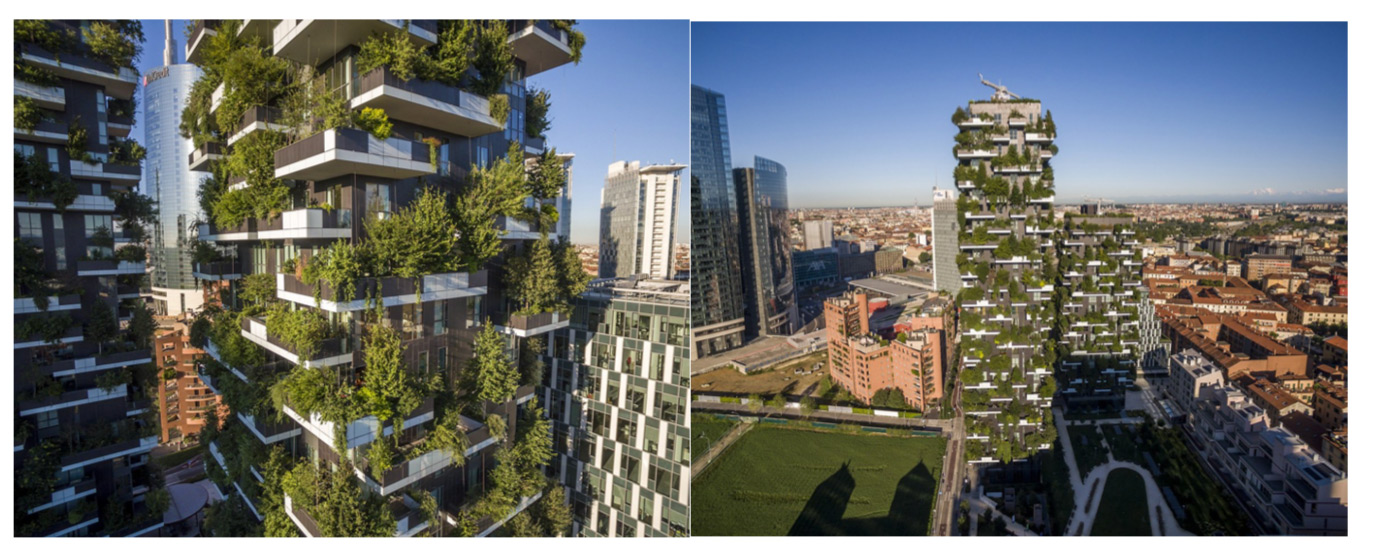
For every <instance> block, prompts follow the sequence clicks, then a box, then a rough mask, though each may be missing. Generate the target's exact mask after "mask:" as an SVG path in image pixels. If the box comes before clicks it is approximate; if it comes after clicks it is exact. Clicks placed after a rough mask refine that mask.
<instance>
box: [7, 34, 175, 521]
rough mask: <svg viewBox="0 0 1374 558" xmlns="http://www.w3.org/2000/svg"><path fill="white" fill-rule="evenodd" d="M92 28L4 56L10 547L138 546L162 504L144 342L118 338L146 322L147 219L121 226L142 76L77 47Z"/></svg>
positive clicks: (130, 192)
mask: <svg viewBox="0 0 1374 558" xmlns="http://www.w3.org/2000/svg"><path fill="white" fill-rule="evenodd" d="M93 24H95V23H93V22H79V21H32V20H30V21H23V22H17V23H16V28H17V29H18V27H19V26H20V25H25V26H31V27H29V28H30V29H41V30H43V31H46V32H49V33H54V34H55V35H56V36H57V37H58V38H57V39H55V40H54V41H53V42H48V43H45V44H43V45H39V44H33V43H26V42H23V39H22V38H21V37H20V36H19V33H18V32H16V41H15V44H16V48H15V63H16V73H15V108H16V123H15V127H14V150H15V166H16V168H15V180H14V181H13V184H14V187H15V189H16V191H15V192H14V194H15V196H14V206H13V207H14V217H15V258H16V260H15V267H14V271H12V273H14V274H15V283H16V290H15V312H14V316H13V320H14V326H15V334H14V340H13V341H14V344H13V348H14V366H13V368H12V369H11V370H12V378H13V382H14V397H15V414H14V415H13V416H12V420H13V421H14V424H15V428H14V459H15V461H14V466H15V467H14V470H15V472H16V476H15V493H14V495H15V498H16V506H15V508H16V510H15V515H16V517H15V524H14V526H15V533H16V534H17V535H19V536H138V535H146V534H150V533H156V531H157V529H158V528H159V527H161V525H162V515H161V512H160V511H158V510H156V509H153V508H150V507H149V505H148V502H147V499H148V497H149V495H150V494H154V493H157V492H159V491H161V490H162V489H161V483H160V482H159V481H158V480H157V478H156V477H155V476H154V475H153V474H152V473H151V471H150V465H149V462H148V461H149V460H148V456H149V452H150V451H151V450H152V448H153V447H155V446H156V445H157V440H158V422H159V420H158V412H157V409H156V408H155V406H154V405H153V402H152V399H153V397H154V396H155V395H156V390H157V385H156V383H155V382H156V376H155V375H154V374H153V373H152V367H151V363H152V349H151V346H150V338H148V337H150V336H151V334H152V332H151V331H147V332H146V334H147V336H148V337H142V338H140V337H141V335H140V334H139V333H137V332H135V331H134V329H133V328H132V327H131V326H130V325H129V324H130V320H131V319H132V318H133V317H134V316H135V315H136V313H140V312H142V313H144V316H143V317H148V316H147V315H146V308H145V307H144V302H143V300H142V299H141V298H140V294H139V292H140V288H141V287H142V286H143V285H144V284H145V283H146V280H147V276H146V274H147V263H146V256H145V255H144V252H143V251H141V250H140V248H142V247H143V246H144V245H145V240H144V239H143V238H139V234H138V233H139V230H137V229H138V226H137V225H138V224H139V223H140V222H143V223H145V224H146V216H145V219H144V220H140V219H133V220H130V219H125V218H124V216H125V215H133V213H132V212H130V211H128V207H129V206H130V205H131V204H130V203H129V202H131V201H137V198H136V197H133V196H134V193H135V192H136V190H137V187H138V184H139V178H140V174H141V168H140V165H141V160H135V159H134V158H133V157H131V156H129V155H128V153H129V150H128V149H127V148H128V147H129V146H130V145H131V144H129V143H126V142H127V141H128V140H127V136H128V135H129V133H130V129H131V128H132V126H133V116H134V110H133V107H134V104H133V99H134V97H135V91H136V90H137V87H138V83H139V76H138V74H137V73H136V72H135V71H134V70H133V69H132V68H131V67H128V66H132V63H131V62H130V63H129V64H128V65H127V66H126V67H119V66H117V65H115V64H113V63H111V58H109V57H108V56H105V54H106V53H102V52H98V51H95V50H93V49H92V48H91V47H89V46H87V45H86V44H85V43H84V42H83V41H82V39H81V37H82V36H83V34H82V30H83V25H93ZM99 24H101V25H105V24H106V22H99ZM24 36H25V37H32V36H35V34H25V35H24ZM121 40H124V41H128V42H129V43H133V42H134V41H136V39H134V38H133V37H131V36H127V35H121ZM21 107H23V108H25V109H26V111H36V112H28V113H27V114H29V115H33V114H38V115H41V116H40V117H38V118H35V121H34V122H33V127H32V128H26V127H25V125H22V124H20V122H19V120H20V114H19V113H20V112H21V111H20V109H21ZM82 138H85V139H84V141H83V140H82ZM126 247H128V248H126ZM147 323H148V324H151V323H152V322H151V321H149V322H147Z"/></svg>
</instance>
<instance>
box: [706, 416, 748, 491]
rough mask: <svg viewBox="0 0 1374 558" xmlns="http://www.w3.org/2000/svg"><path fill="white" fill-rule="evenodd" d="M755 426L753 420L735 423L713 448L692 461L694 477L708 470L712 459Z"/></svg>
mask: <svg viewBox="0 0 1374 558" xmlns="http://www.w3.org/2000/svg"><path fill="white" fill-rule="evenodd" d="M753 427H754V422H753V421H748V422H745V421H741V422H737V423H735V426H734V428H731V429H730V431H729V432H726V433H725V435H724V436H721V437H720V441H719V442H716V444H715V445H714V446H711V449H708V450H706V453H704V454H702V455H701V457H700V458H698V459H697V460H696V461H693V462H692V478H694V479H695V478H697V474H698V473H701V472H702V471H704V470H706V466H707V465H710V464H711V462H712V461H715V459H716V458H717V457H719V456H720V454H721V452H723V451H725V449H726V448H728V447H730V444H733V443H735V441H736V440H738V439H740V437H741V436H744V433H745V432H748V431H749V429H750V428H753Z"/></svg>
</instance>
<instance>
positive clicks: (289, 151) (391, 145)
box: [275, 128, 434, 180]
mask: <svg viewBox="0 0 1374 558" xmlns="http://www.w3.org/2000/svg"><path fill="white" fill-rule="evenodd" d="M275 159H276V166H277V172H276V177H277V178H282V179H291V180H324V179H327V178H333V177H336V176H343V175H348V174H363V175H368V176H375V177H379V178H391V179H403V178H415V177H418V176H424V175H427V174H431V173H433V172H434V167H433V165H432V164H431V162H430V159H429V146H428V145H426V144H424V143H422V142H418V141H411V140H406V139H401V138H387V139H384V140H382V139H377V138H375V137H373V136H372V135H370V134H368V133H367V132H364V131H362V130H357V129H353V128H334V129H331V130H325V131H323V132H320V133H318V134H315V135H313V136H310V137H308V138H305V139H303V140H301V141H298V142H296V143H293V144H291V145H288V146H286V147H283V148H281V149H279V150H277V153H276V155H275Z"/></svg>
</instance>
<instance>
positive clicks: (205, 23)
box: [186, 19, 220, 64]
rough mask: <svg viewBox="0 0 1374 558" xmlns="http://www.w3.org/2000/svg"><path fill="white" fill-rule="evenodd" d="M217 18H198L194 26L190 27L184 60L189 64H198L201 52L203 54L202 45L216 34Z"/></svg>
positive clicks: (218, 21)
mask: <svg viewBox="0 0 1374 558" xmlns="http://www.w3.org/2000/svg"><path fill="white" fill-rule="evenodd" d="M219 24H220V20H218V19H198V20H196V21H195V25H194V27H192V28H191V36H190V37H189V38H187V39H186V62H188V63H190V64H200V62H201V60H200V57H201V54H204V52H205V51H204V47H205V45H206V44H208V43H209V42H210V38H211V37H214V36H215V35H218V34H219V32H218V31H216V30H215V28H216V27H219Z"/></svg>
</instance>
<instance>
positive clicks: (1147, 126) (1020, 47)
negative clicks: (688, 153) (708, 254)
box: [692, 23, 1348, 207]
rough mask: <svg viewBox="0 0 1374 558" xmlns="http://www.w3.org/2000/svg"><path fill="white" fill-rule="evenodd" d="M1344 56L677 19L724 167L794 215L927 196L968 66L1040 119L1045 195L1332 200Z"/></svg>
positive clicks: (943, 162)
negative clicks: (768, 176) (759, 162)
mask: <svg viewBox="0 0 1374 558" xmlns="http://www.w3.org/2000/svg"><path fill="white" fill-rule="evenodd" d="M1347 62H1348V60H1347V27H1346V24H1344V23H1335V24H1320V23H1317V24H1310V23H1299V24H1268V23H1256V24H1194V23H1183V24H1168V23H1166V24H1137V23H1108V24H1092V23H1005V24H1004V23H971V24H959V23H918V24H887V23H875V24H863V23H858V24H851V23H773V24H768V23H762V24H761V23H695V24H693V26H692V82H693V83H695V84H697V85H701V86H703V87H707V88H710V89H713V90H715V91H719V92H721V93H723V94H724V95H725V100H726V107H727V111H728V116H729V120H730V141H731V144H732V147H733V149H732V153H731V156H732V160H734V161H735V162H736V163H737V164H738V162H740V161H749V160H751V158H752V156H754V155H761V156H764V157H768V158H770V159H774V160H776V161H778V162H780V163H782V164H784V165H786V166H787V170H788V183H789V184H788V185H789V196H790V198H791V202H792V206H794V207H848V206H879V205H907V204H910V203H912V202H913V201H917V200H919V201H920V203H922V204H929V203H930V202H931V193H930V190H931V187H932V185H934V184H939V186H940V187H942V188H950V187H952V183H953V179H952V177H951V174H952V171H953V168H954V159H953V157H952V155H951V147H952V146H953V144H954V140H953V136H954V134H955V133H956V131H957V130H956V129H955V127H954V126H953V125H952V124H951V123H950V114H951V113H953V112H954V109H955V107H957V106H960V105H963V104H965V103H967V102H968V101H969V100H970V99H986V98H988V97H989V95H990V94H991V92H992V90H991V89H989V88H987V87H986V86H983V85H981V84H979V82H978V73H979V72H982V73H983V74H984V75H985V76H986V77H987V78H988V79H989V80H990V81H993V82H998V81H1000V82H1001V83H1002V84H1004V85H1006V86H1007V87H1008V88H1009V89H1010V90H1011V91H1012V92H1013V93H1017V94H1019V95H1022V96H1024V97H1031V98H1036V99H1040V100H1041V101H1042V102H1043V105H1044V108H1047V109H1049V110H1050V111H1052V112H1053V114H1054V121H1055V124H1056V126H1057V128H1058V131H1059V139H1058V140H1057V143H1058V144H1059V147H1060V152H1059V155H1058V156H1056V157H1055V158H1054V167H1055V178H1056V183H1057V191H1058V195H1059V199H1060V200H1061V202H1063V201H1077V200H1079V199H1081V198H1082V197H1108V198H1112V199H1115V200H1116V201H1119V202H1150V201H1159V202H1206V201H1256V202H1273V201H1299V200H1302V201H1307V200H1311V201H1337V202H1344V201H1346V193H1345V189H1346V183H1347V178H1348V177H1347V159H1346V157H1347V144H1346V137H1347V116H1348V109H1347V69H1346V68H1347Z"/></svg>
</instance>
